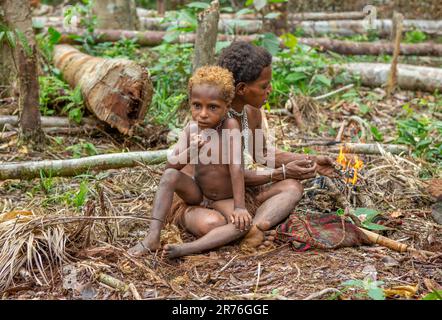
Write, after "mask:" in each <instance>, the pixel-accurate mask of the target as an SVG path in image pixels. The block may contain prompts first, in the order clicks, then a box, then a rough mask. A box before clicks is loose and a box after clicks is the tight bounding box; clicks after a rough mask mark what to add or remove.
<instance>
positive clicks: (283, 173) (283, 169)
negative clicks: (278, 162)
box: [282, 164, 285, 180]
mask: <svg viewBox="0 0 442 320" xmlns="http://www.w3.org/2000/svg"><path fill="white" fill-rule="evenodd" d="M282 175H283V177H284V180H285V164H283V165H282Z"/></svg>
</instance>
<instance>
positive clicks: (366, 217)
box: [353, 208, 391, 230]
mask: <svg viewBox="0 0 442 320" xmlns="http://www.w3.org/2000/svg"><path fill="white" fill-rule="evenodd" d="M353 214H354V215H355V216H356V217H358V218H359V220H360V221H361V223H362V226H363V227H364V228H366V229H369V230H391V228H388V227H385V226H382V225H380V224H376V223H374V222H373V221H374V219H375V217H377V216H378V215H379V212H378V211H377V210H375V209H370V208H356V210H355V211H354V212H353Z"/></svg>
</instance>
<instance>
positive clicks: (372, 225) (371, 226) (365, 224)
mask: <svg viewBox="0 0 442 320" xmlns="http://www.w3.org/2000/svg"><path fill="white" fill-rule="evenodd" d="M362 226H363V227H365V228H367V229H369V230H379V231H383V230H393V229H391V228H389V227H386V226H383V225H380V224H376V223H373V222H365V221H364V222H362Z"/></svg>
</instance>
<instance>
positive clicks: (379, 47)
mask: <svg viewBox="0 0 442 320" xmlns="http://www.w3.org/2000/svg"><path fill="white" fill-rule="evenodd" d="M298 43H301V44H305V45H308V46H310V47H316V48H318V49H319V50H328V51H333V52H336V53H340V54H350V55H382V54H389V55H391V54H393V52H394V44H392V43H391V42H385V41H375V42H356V41H343V40H333V39H329V38H299V39H298ZM400 54H401V55H406V56H408V55H412V56H437V57H442V44H436V43H433V42H424V43H416V44H401V45H400Z"/></svg>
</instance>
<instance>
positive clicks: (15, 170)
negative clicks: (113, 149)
mask: <svg viewBox="0 0 442 320" xmlns="http://www.w3.org/2000/svg"><path fill="white" fill-rule="evenodd" d="M167 153H168V150H158V151H140V152H127V153H112V154H103V155H97V156H92V157H85V158H80V159H68V160H43V161H25V162H16V163H0V180H7V179H33V178H38V177H40V174H41V172H43V173H44V174H45V176H47V177H49V176H50V177H58V176H76V175H80V174H83V173H87V172H90V171H92V170H94V171H101V170H108V169H119V168H130V167H135V166H139V165H143V164H144V165H154V164H160V163H162V162H164V161H165V160H166V158H167Z"/></svg>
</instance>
